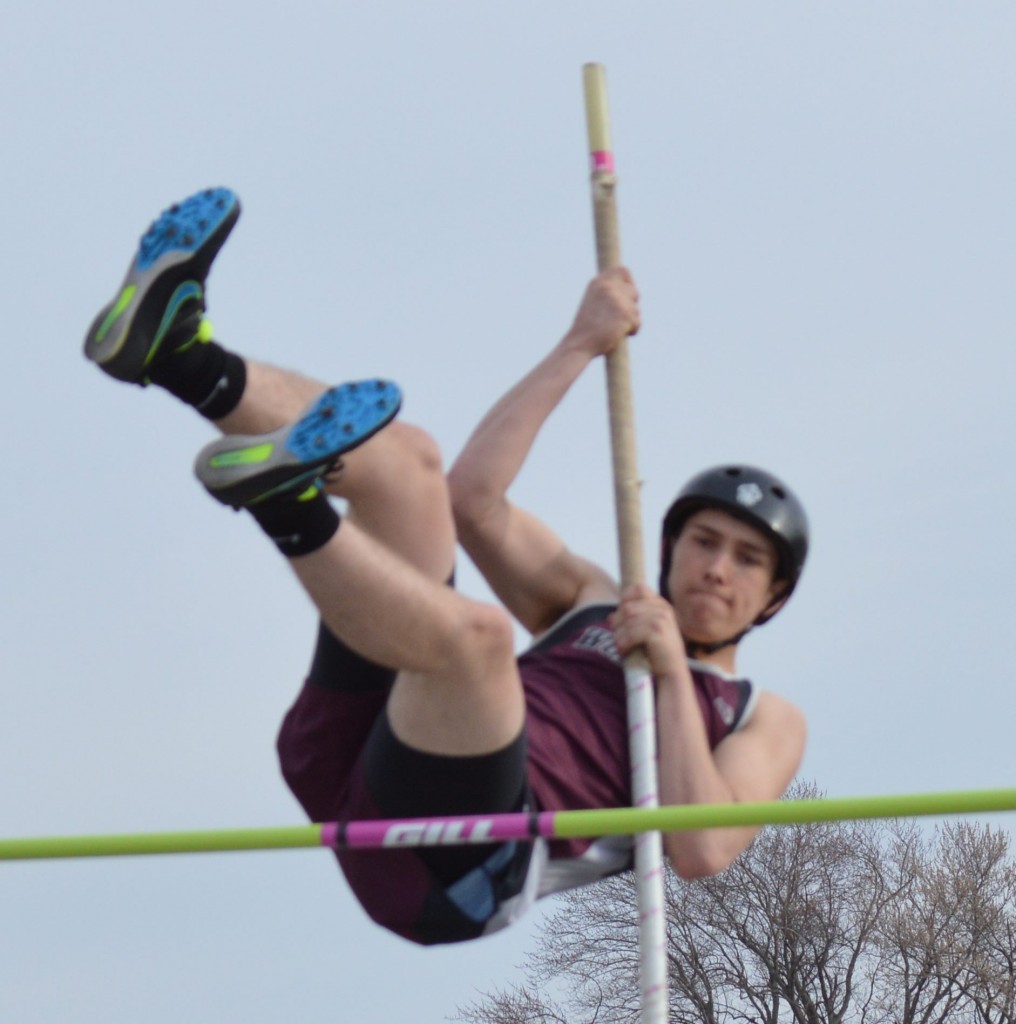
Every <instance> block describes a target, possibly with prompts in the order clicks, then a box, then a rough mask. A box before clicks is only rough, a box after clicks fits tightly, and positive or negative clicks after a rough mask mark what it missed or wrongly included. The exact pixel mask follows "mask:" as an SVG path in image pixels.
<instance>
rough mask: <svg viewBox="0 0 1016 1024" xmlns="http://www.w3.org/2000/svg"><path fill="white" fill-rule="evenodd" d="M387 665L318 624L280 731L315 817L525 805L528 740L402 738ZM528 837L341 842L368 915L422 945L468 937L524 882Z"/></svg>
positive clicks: (285, 755) (286, 757)
mask: <svg viewBox="0 0 1016 1024" xmlns="http://www.w3.org/2000/svg"><path fill="white" fill-rule="evenodd" d="M395 676H396V673H395V672H394V671H393V670H391V669H388V668H385V667H383V666H380V665H377V664H374V663H372V662H369V661H366V660H365V659H363V658H361V657H360V656H359V655H358V654H355V653H354V652H353V651H352V650H350V649H349V648H348V647H346V646H345V645H344V644H342V643H341V642H340V641H339V640H338V639H337V638H336V637H335V636H334V635H333V634H332V633H331V632H330V631H329V630H328V629H327V628H326V627H325V626H324V625H323V624H322V625H321V626H320V628H319V631H318V641H317V648H316V650H315V653H314V659H313V662H312V665H311V670H310V673H309V675H308V677H307V680H306V682H305V683H304V686H303V689H302V690H301V692H300V694H299V696H298V697H297V699H296V702H295V703H294V704H293V706H292V707H291V708H290V710H289V712H288V713H287V714H286V717H285V719H284V720H283V723H282V727H281V730H280V732H279V738H278V753H279V760H280V764H281V767H282V774H283V776H284V778H285V779H286V782H287V783H288V785H289V787H290V789H291V790H292V791H293V794H294V795H295V796H296V798H297V800H299V802H300V804H301V805H302V806H303V808H304V810H305V812H306V813H307V815H308V816H309V817H310V819H311V820H312V821H315V822H323V821H357V820H368V819H375V818H409V817H431V816H440V815H459V814H463V815H464V814H492V813H501V812H513V811H520V810H525V809H527V808H528V807H529V803H530V798H529V791H528V786H527V783H526V741H525V734H522V735H520V736H519V737H518V739H517V740H515V741H514V742H513V743H511V744H510V745H509V746H507V747H505V748H504V749H502V750H499V751H496V752H495V753H493V754H486V755H483V756H479V757H447V756H439V755H435V754H427V753H424V752H422V751H419V750H415V749H413V748H412V747H409V746H407V745H406V744H404V743H402V742H401V741H400V740H399V739H398V738H397V737H396V736H395V734H394V733H393V732H392V729H391V726H390V724H389V722H388V716H387V713H386V711H385V705H386V703H387V699H388V694H389V692H390V690H391V687H392V684H393V683H394V681H395ZM530 854H531V844H530V843H514V842H511V843H500V844H497V845H482V846H449V847H430V848H423V847H421V848H415V849H410V848H402V849H381V850H373V849H372V850H339V851H337V853H336V856H337V858H338V861H339V865H340V867H341V868H342V871H343V874H344V875H345V877H346V880H347V882H348V883H349V885H350V887H351V888H352V890H353V892H354V894H355V895H356V897H357V899H358V900H359V902H360V903H361V905H362V906H363V908H364V910H365V911H366V912H367V914H368V915H369V916H370V917H371V918H372V919H373V920H374V921H376V922H377V923H378V924H380V925H382V926H383V927H385V928H387V929H389V930H390V931H393V932H395V933H396V934H397V935H401V936H402V937H403V938H406V939H409V940H411V941H413V942H417V943H421V944H424V945H432V944H436V943H449V942H461V941H465V940H468V939H473V938H477V937H478V936H480V935H482V934H483V933H484V931H485V928H486V925H487V923H488V922H489V921H490V920H491V919H492V918H493V917H494V916H495V914H496V913H497V911H498V909H499V908H500V907H501V906H502V905H503V904H504V903H505V902H506V901H508V900H510V899H512V898H513V897H515V896H516V895H517V894H518V893H519V892H520V891H521V889H522V886H523V883H524V880H525V877H526V872H527V869H528V866H529V859H530Z"/></svg>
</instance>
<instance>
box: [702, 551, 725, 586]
mask: <svg viewBox="0 0 1016 1024" xmlns="http://www.w3.org/2000/svg"><path fill="white" fill-rule="evenodd" d="M729 574H730V555H729V553H728V552H727V551H725V550H723V549H722V548H718V549H717V550H715V551H713V552H712V553H711V554H710V557H709V559H708V561H707V562H706V566H705V575H706V578H707V579H709V580H712V581H715V582H717V583H725V582H726V580H727V577H728V576H729Z"/></svg>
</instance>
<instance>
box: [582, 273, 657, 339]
mask: <svg viewBox="0 0 1016 1024" xmlns="http://www.w3.org/2000/svg"><path fill="white" fill-rule="evenodd" d="M640 326H641V313H640V311H639V293H638V288H636V286H635V280H634V278H633V277H632V275H631V271H629V270H628V268H627V267H612V268H611V269H610V270H605V271H603V272H602V273H600V274H597V276H596V277H594V278H593V280H592V281H591V282H590V283H589V286H588V288H587V289H586V292H585V295H584V296H583V298H582V303H581V305H580V306H579V311H578V313H577V314H576V317H575V324H574V325H573V330H572V333H573V334H574V335H575V336H577V338H578V339H580V344H581V345H582V347H583V348H586V349H589V350H591V351H592V352H594V353H595V354H597V355H604V354H606V353H608V352H611V351H612V350H613V349H614V348H616V347H617V345H618V344H619V343H620V342H621V340H622V339H623V338H625V337H627V336H628V335H632V334H634V333H635V332H636V331H637V330H638V329H639V327H640Z"/></svg>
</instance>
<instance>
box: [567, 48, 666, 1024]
mask: <svg viewBox="0 0 1016 1024" xmlns="http://www.w3.org/2000/svg"><path fill="white" fill-rule="evenodd" d="M582 71H583V83H584V86H585V101H586V125H587V128H588V136H589V155H590V162H591V185H592V194H593V222H594V225H595V229H596V262H597V266H598V268H599V269H600V270H607V269H609V268H611V267H616V266H618V265H619V264H620V263H621V245H620V237H619V231H618V218H617V197H616V194H615V187H616V185H617V177H616V175H615V173H614V151H613V147H612V146H611V141H610V116H609V113H608V108H607V82H606V72H605V69H604V67H603V65H602V64H586V65H585V67H584V68H583V69H582ZM607 398H608V405H609V411H610V440H611V452H612V457H613V470H614V499H615V505H616V512H617V537H618V547H619V552H620V564H621V585H622V587H629V586H632V585H633V584H635V583H643V582H645V569H644V567H643V564H642V515H641V507H640V502H639V486H640V481H639V477H638V468H637V461H636V455H635V427H634V415H633V409H632V387H631V373H630V369H629V360H628V339H627V338H624V339H622V341H621V343H620V344H619V345H618V346H617V348H615V349H614V351H613V352H611V353H610V354H609V355H608V356H607ZM624 668H625V682H626V686H627V694H628V698H627V699H628V744H629V750H630V753H631V775H632V803H633V805H634V806H635V807H636V808H639V809H647V808H654V807H658V806H659V792H658V785H657V755H656V706H655V699H654V689H653V680H652V676H651V674H650V672H649V664H648V662H647V661H646V659H645V657H644V655H641V654H633V655H629V656H628V657H627V658H625V663H624ZM635 874H636V880H637V886H636V889H637V893H638V909H639V989H640V992H641V997H642V1021H643V1024H665V1022H666V1020H667V920H666V912H665V904H664V889H663V840H662V836H661V835H660V833H659V832H640V833H639V834H638V835H637V836H636V837H635Z"/></svg>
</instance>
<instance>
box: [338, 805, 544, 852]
mask: <svg viewBox="0 0 1016 1024" xmlns="http://www.w3.org/2000/svg"><path fill="white" fill-rule="evenodd" d="M553 834H554V814H553V812H551V811H544V812H542V813H540V814H526V813H515V814H492V815H479V814H478V815H467V816H464V817H461V818H415V819H414V818H407V819H405V820H384V819H381V820H377V821H350V822H336V821H330V822H326V823H325V824H323V825H322V826H321V845H322V846H330V847H333V848H338V849H343V848H346V847H351V848H356V847H371V848H378V847H399V846H460V845H465V844H468V843H500V842H504V841H505V840H508V839H532V838H534V837H535V836H546V837H551V836H553Z"/></svg>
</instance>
